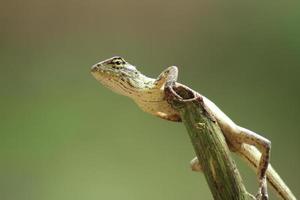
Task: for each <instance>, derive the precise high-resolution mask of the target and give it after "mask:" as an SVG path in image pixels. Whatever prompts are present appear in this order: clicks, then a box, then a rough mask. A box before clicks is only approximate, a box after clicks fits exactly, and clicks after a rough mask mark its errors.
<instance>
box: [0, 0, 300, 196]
mask: <svg viewBox="0 0 300 200" xmlns="http://www.w3.org/2000/svg"><path fill="white" fill-rule="evenodd" d="M299 6H300V3H299V1H293V0H291V1H283V0H279V1H276V2H274V1H263V2H262V1H249V2H245V1H237V0H233V1H226V2H224V1H215V0H213V1H208V0H202V1H196V0H190V1H179V0H173V1H159V0H152V1H144V0H142V1H138V0H123V1H121V0H100V1H99V0H98V1H96V0H86V1H79V0H64V1H61V0H52V1H50V0H43V1H38V0H27V1H21V0H12V1H8V0H6V1H5V0H2V1H1V7H0V92H1V93H0V94H1V101H0V105H1V107H0V123H1V124H0V162H1V165H0V177H1V178H0V199H1V200H27V199H28V200H40V199H43V200H48V199H49V200H50V199H56V200H68V199H70V200H71V199H72V200H76V199H78V200H79V199H80V200H81V199H89V200H93V199H124V200H125V199H130V200H134V199H143V200H147V199H151V200H152V199H156V200H159V199H173V200H182V199H199V198H200V199H212V197H211V194H210V192H209V190H208V187H207V185H206V182H205V180H204V177H203V175H202V174H200V173H199V174H195V173H193V172H191V171H190V169H189V164H188V163H189V160H191V159H192V157H193V155H194V154H193V150H192V146H191V144H190V142H189V141H188V136H187V133H186V132H185V129H184V127H183V125H182V124H180V123H171V122H167V121H163V120H160V119H158V118H156V117H153V116H150V115H148V114H145V113H143V112H142V111H140V110H139V109H138V108H137V106H136V105H134V103H133V102H132V101H130V100H129V99H127V98H125V97H122V96H118V95H116V94H114V93H112V92H111V91H108V90H107V89H105V88H104V87H102V86H100V85H99V83H97V82H96V81H95V80H94V79H93V78H92V76H91V75H90V73H89V68H90V66H91V65H92V64H94V63H96V62H98V61H100V60H103V59H106V58H109V57H111V56H114V55H121V56H123V57H125V59H127V60H128V61H129V62H130V63H132V64H134V65H137V66H138V67H139V69H140V70H141V71H142V72H144V73H145V74H147V75H149V76H152V77H155V76H157V75H158V74H159V73H160V72H161V71H162V70H163V69H164V68H166V67H167V66H169V65H177V66H178V67H179V70H180V77H179V79H180V81H181V82H183V83H185V84H187V85H189V86H191V87H192V88H194V89H195V90H197V91H199V92H201V93H202V94H205V95H206V96H208V97H209V98H210V99H212V100H213V101H215V103H216V104H217V105H219V106H220V107H221V108H222V109H223V110H224V111H225V112H226V113H227V114H228V115H229V116H231V117H232V119H234V120H235V121H236V122H237V123H239V124H240V125H242V126H245V127H248V128H250V129H252V130H254V131H256V132H258V133H261V134H262V135H264V136H265V137H267V138H269V139H270V140H271V141H272V158H271V160H272V163H273V165H274V167H275V168H276V169H277V170H278V172H279V173H280V174H281V176H282V177H283V178H284V180H286V182H287V183H288V185H289V186H290V187H291V189H292V190H293V191H294V193H295V195H296V196H297V197H299V196H300V190H299V189H298V188H299V186H298V184H299V179H300V173H299V170H298V168H299V167H298V166H299V164H300V159H299V155H298V153H299V150H300V146H299V144H298V143H299V139H300V134H299V129H298V127H297V123H299V120H300V117H299V113H300V108H299V101H300V94H299V89H300V87H299V86H300V84H299V82H300V81H299V75H300V73H299V72H300V69H299V67H300V37H299V35H300V26H299V20H300V12H299V8H300V7H299ZM237 162H238V164H239V167H240V171H241V172H242V174H243V177H244V181H245V182H246V184H247V188H248V190H250V191H251V192H253V193H254V192H256V188H257V183H256V178H255V173H254V172H253V171H251V170H250V169H249V168H248V167H247V166H246V165H245V164H244V162H241V161H239V160H238V159H237Z"/></svg>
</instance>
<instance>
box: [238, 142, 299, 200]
mask: <svg viewBox="0 0 300 200" xmlns="http://www.w3.org/2000/svg"><path fill="white" fill-rule="evenodd" d="M237 153H238V154H240V155H241V156H242V158H244V159H245V160H246V161H247V162H248V163H250V165H251V166H252V167H253V168H254V169H257V166H258V164H259V160H260V156H261V153H260V152H259V151H258V150H257V149H256V148H255V147H253V146H251V145H248V144H243V145H242V147H241V150H240V151H238V152H237ZM267 180H268V183H269V184H270V185H271V187H272V188H273V190H274V191H275V193H276V194H277V195H278V197H280V199H282V200H296V197H295V196H294V195H293V193H292V192H291V190H290V189H289V188H288V187H287V185H286V184H285V183H284V182H283V180H282V179H281V178H280V176H279V175H278V174H277V172H276V171H275V170H274V169H273V167H272V166H271V165H269V167H268V170H267Z"/></svg>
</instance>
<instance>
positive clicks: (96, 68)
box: [91, 65, 99, 72]
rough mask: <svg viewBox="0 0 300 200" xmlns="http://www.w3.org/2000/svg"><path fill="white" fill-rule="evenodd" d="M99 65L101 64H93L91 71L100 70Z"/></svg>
mask: <svg viewBox="0 0 300 200" xmlns="http://www.w3.org/2000/svg"><path fill="white" fill-rule="evenodd" d="M98 66H99V65H93V66H92V68H91V72H96V71H98V69H99V68H98Z"/></svg>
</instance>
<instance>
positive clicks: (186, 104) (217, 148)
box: [164, 85, 249, 200]
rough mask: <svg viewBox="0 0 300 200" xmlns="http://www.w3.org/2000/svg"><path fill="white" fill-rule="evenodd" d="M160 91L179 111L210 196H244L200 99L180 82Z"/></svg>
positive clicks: (215, 126) (222, 140) (233, 199)
mask: <svg viewBox="0 0 300 200" xmlns="http://www.w3.org/2000/svg"><path fill="white" fill-rule="evenodd" d="M164 91H165V97H166V99H167V100H168V102H169V103H170V104H171V106H172V107H174V108H175V109H176V110H177V111H178V112H179V113H180V116H181V119H182V122H183V123H184V125H185V126H186V129H187V132H188V134H189V137H190V139H191V142H192V144H193V147H194V150H195V153H196V155H197V157H198V160H199V163H200V165H201V168H202V170H203V173H204V175H205V178H206V181H207V183H208V185H209V188H210V190H211V192H212V195H213V197H214V199H215V200H224V199H230V200H244V199H248V198H249V196H248V193H247V192H246V189H245V187H244V185H243V183H242V179H241V176H240V174H239V172H238V170H237V168H236V165H235V163H234V161H233V160H232V158H231V156H230V152H229V148H228V146H227V144H226V141H225V138H224V136H223V134H222V131H221V129H220V127H219V126H218V124H217V123H216V121H215V120H214V117H213V116H212V115H211V114H210V113H209V112H208V111H207V109H206V108H205V105H204V103H203V98H202V97H201V96H199V94H196V93H194V92H193V90H191V89H189V88H187V87H184V86H182V85H175V86H173V87H166V88H165V90H164Z"/></svg>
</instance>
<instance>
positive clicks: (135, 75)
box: [91, 56, 140, 96]
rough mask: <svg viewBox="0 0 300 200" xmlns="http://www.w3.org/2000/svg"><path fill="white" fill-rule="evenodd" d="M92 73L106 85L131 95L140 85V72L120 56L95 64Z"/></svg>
mask: <svg viewBox="0 0 300 200" xmlns="http://www.w3.org/2000/svg"><path fill="white" fill-rule="evenodd" d="M91 73H92V75H93V76H94V77H95V78H96V79H97V80H98V81H99V82H101V83H102V84H103V85H104V86H106V87H108V88H109V89H111V90H113V91H114V92H117V93H119V94H122V95H126V96H129V95H130V94H131V93H132V92H134V91H135V90H136V89H137V88H138V87H139V76H140V72H139V71H138V70H137V69H136V68H135V67H134V66H133V65H131V64H129V63H128V62H126V61H125V60H124V59H123V58H122V57H119V56H115V57H112V58H109V59H107V60H104V61H101V62H99V63H97V64H95V65H93V66H92V68H91Z"/></svg>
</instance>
